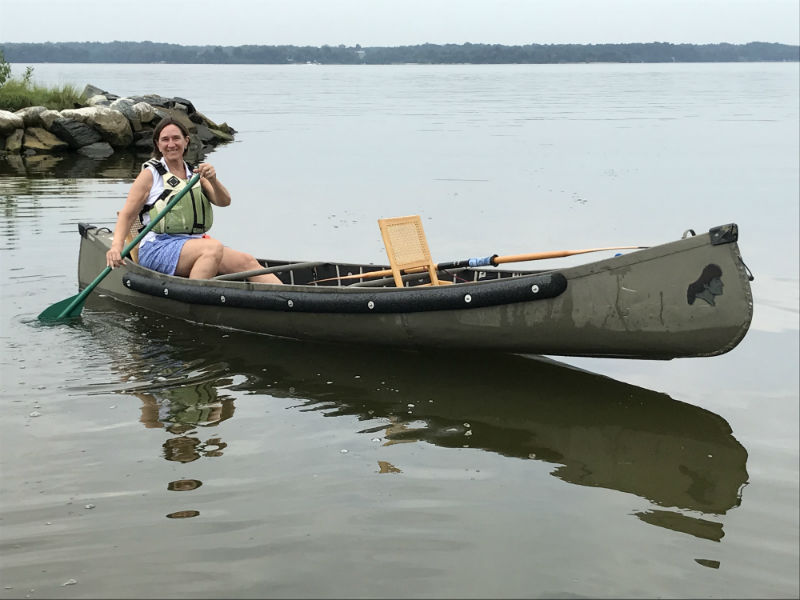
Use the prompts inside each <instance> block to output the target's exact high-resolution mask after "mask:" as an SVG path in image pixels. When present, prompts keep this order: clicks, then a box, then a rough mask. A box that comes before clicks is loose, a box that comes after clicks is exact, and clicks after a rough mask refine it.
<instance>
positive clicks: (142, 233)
mask: <svg viewBox="0 0 800 600" xmlns="http://www.w3.org/2000/svg"><path fill="white" fill-rule="evenodd" d="M199 179H200V174H199V173H197V174H195V175H194V176H193V177H192V178H191V179H190V180H189V182H188V183H187V184H186V186H185V187H184V188H183V189H182V190H181V191H180V192H178V193H177V194H175V196H173V197H172V198H170V201H169V202H168V203H167V205H166V206H165V207H164V210H162V211H161V212H160V213H158V214H157V215H156V216H155V217H154V218H152V219H150V222H149V223H148V224H147V225H146V226H145V228H144V229H142V230H141V231H140V232H139V235H137V236H136V237H135V238H133V241H131V242H130V243H129V244H128V245H127V246H125V247H124V248H123V249H122V253H121V255H122V258H125V257H126V256H128V255H130V253H131V250H133V249H134V248H135V247H136V244H138V243H139V242H141V241H142V238H143V237H144V236H146V235H147V234H148V233H149V232H150V230H151V229H153V227H155V226H156V225H157V224H158V222H159V221H160V220H161V219H163V218H164V217H165V216H167V213H168V212H169V211H171V210H172V208H173V207H174V206H175V205H176V204H177V203H178V202H179V201H180V199H181V198H183V197H184V196H185V195H186V193H187V192H188V191H189V190H190V189H192V186H194V184H195V183H197V181H198V180H199ZM109 273H111V267H109V266H106V268H105V269H103V270H102V272H101V273H100V274H99V275H98V276H97V277H95V278H94V281H92V282H91V283H90V284H89V285H87V286H86V287H85V288H83V291H82V292H81V293H80V294H78V295H77V296H75V298H74V299H73V300H72V302H70V303H69V304H68V305H67V307H66V308H65V309H64V310H62V311H61V313H60V314H59V315H58V316H57V317H56V320H61V319H63V318H65V317H66V316H67V315H69V314H70V313H71V312H72V311H73V310H75V308H76V307H78V306H79V305H80V304H82V303H83V302H84V301H85V300H86V298H87V296H88V295H89V294H91V293H92V290H93V289H94V288H96V287H97V285H98V284H99V283H100V282H101V281H103V279H105V277H106V275H108V274H109Z"/></svg>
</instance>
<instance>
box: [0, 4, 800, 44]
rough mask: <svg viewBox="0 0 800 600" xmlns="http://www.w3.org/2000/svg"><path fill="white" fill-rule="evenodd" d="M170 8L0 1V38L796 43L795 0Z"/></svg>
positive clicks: (799, 17) (799, 32)
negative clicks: (161, 12)
mask: <svg viewBox="0 0 800 600" xmlns="http://www.w3.org/2000/svg"><path fill="white" fill-rule="evenodd" d="M155 8H156V9H157V8H158V7H155ZM181 8H183V9H184V11H185V15H186V19H184V20H181V21H174V22H172V21H170V20H169V19H166V18H156V19H147V18H145V17H146V16H147V15H148V14H150V13H149V12H148V11H149V8H148V7H146V6H143V7H139V8H134V7H132V6H131V5H130V4H128V3H122V2H119V1H114V0H71V1H70V2H64V1H63V0H27V2H19V1H18V0H0V13H2V15H3V19H2V22H1V23H0V44H2V43H47V42H52V43H60V42H113V41H127V42H136V41H151V42H155V43H172V44H179V45H185V46H189V45H191V46H194V45H199V46H204V45H209V46H216V45H219V46H243V45H266V46H284V45H291V46H317V47H320V46H326V45H327V46H339V45H344V46H355V45H361V46H364V47H370V46H373V47H374V46H383V47H397V46H415V45H421V44H426V43H430V44H437V45H444V44H459V45H460V44H465V43H473V44H500V45H504V46H516V45H528V44H580V45H588V44H630V43H654V42H666V43H671V44H697V45H700V44H719V43H729V44H746V43H750V42H765V43H779V44H789V45H798V44H800V3H798V2H797V0H606V1H605V2H602V3H600V2H596V1H594V0H403V1H402V2H401V1H398V0H227V1H226V2H219V1H218V0H195V1H194V2H192V3H191V4H189V5H186V6H185V7H181ZM153 14H156V15H157V14H158V10H156V11H154V13H153ZM40 40H44V41H40Z"/></svg>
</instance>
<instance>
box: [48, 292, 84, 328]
mask: <svg viewBox="0 0 800 600" xmlns="http://www.w3.org/2000/svg"><path fill="white" fill-rule="evenodd" d="M79 296H81V294H76V295H74V296H71V297H70V298H67V299H65V300H62V301H61V302H56V303H55V304H52V305H51V306H48V307H47V308H45V309H44V310H43V311H42V312H41V313H40V314H39V320H40V321H42V322H43V323H61V322H64V321H69V320H71V319H74V318H76V317H79V316H80V315H81V311H82V310H83V303H84V300H81V301H80V302H76V300H78V297H79ZM73 304H74V306H72V305H73ZM64 311H67V312H66V313H65V312H64Z"/></svg>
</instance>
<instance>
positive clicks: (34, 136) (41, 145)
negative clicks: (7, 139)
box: [22, 127, 69, 154]
mask: <svg viewBox="0 0 800 600" xmlns="http://www.w3.org/2000/svg"><path fill="white" fill-rule="evenodd" d="M22 148H23V151H28V150H30V151H32V152H35V153H37V154H38V153H45V154H49V153H51V152H62V151H64V150H69V144H68V143H67V142H65V141H63V140H61V139H59V138H57V137H56V136H54V135H53V134H52V133H50V132H49V131H47V130H46V129H42V128H41V127H28V128H27V129H25V135H23V137H22Z"/></svg>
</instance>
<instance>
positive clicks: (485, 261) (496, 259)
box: [313, 246, 647, 283]
mask: <svg viewBox="0 0 800 600" xmlns="http://www.w3.org/2000/svg"><path fill="white" fill-rule="evenodd" d="M646 247H647V246H611V247H609V248H586V249H583V250H550V251H548V252H535V253H533V254H511V255H509V256H498V255H496V254H494V255H492V256H485V257H482V258H467V259H465V260H456V261H452V262H445V263H439V264H437V265H436V268H437V269H438V270H446V269H457V268H462V267H490V266H495V267H496V266H497V265H500V264H503V263H510V262H524V261H528V260H544V259H547V258H564V257H566V256H574V255H576V254H586V253H588V252H602V251H604V250H641V249H642V248H646ZM424 270H425V268H424V267H415V268H413V269H408V270H407V271H406V273H421V272H422V271H424ZM389 275H392V270H391V269H383V270H381V271H369V272H367V273H356V274H354V275H344V276H342V277H329V278H328V279H320V280H319V281H314V282H313V283H323V282H327V281H342V280H345V279H372V278H373V277H387V276H389Z"/></svg>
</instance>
